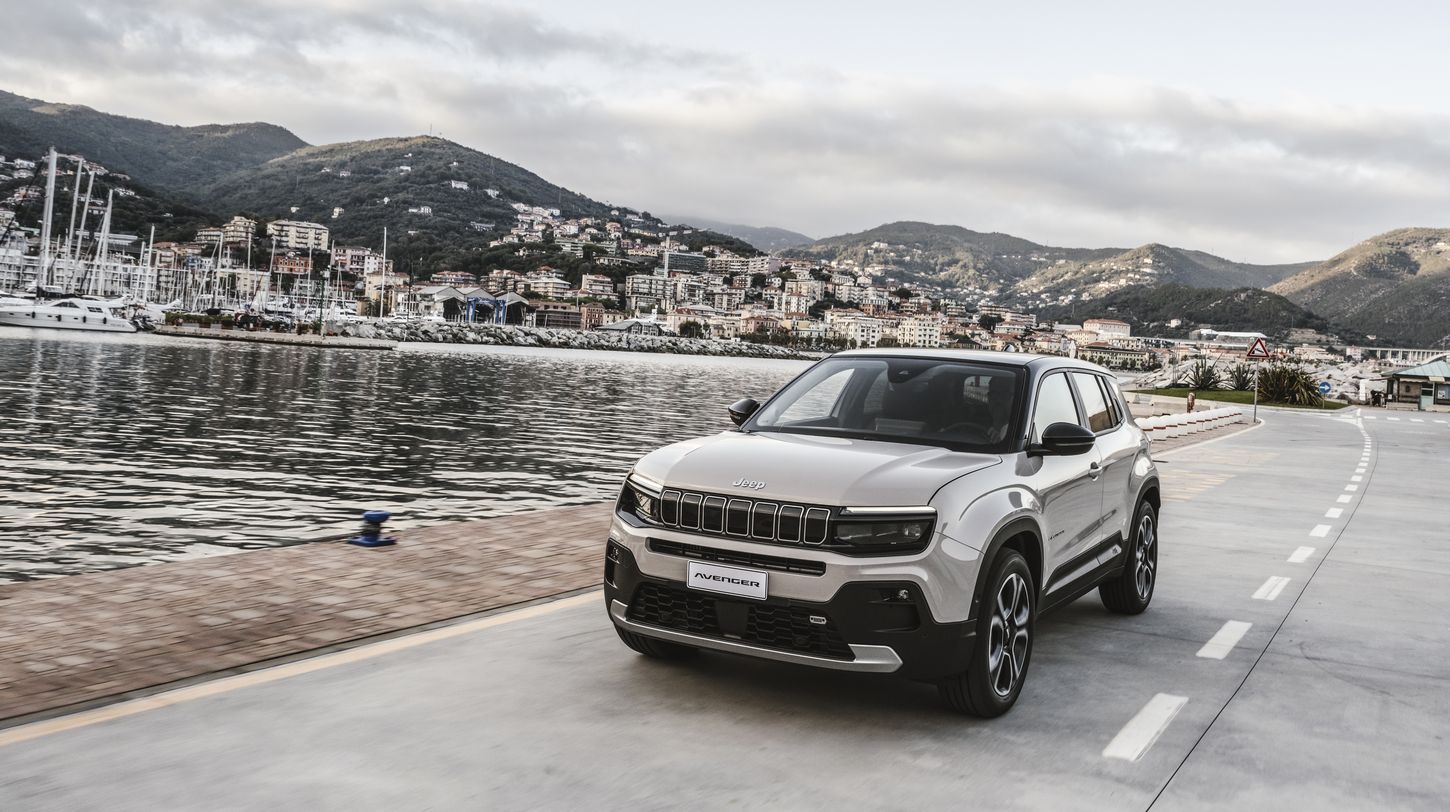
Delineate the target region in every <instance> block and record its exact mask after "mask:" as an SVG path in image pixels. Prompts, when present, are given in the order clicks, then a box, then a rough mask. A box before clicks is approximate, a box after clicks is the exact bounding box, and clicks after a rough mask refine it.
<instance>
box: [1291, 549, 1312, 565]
mask: <svg viewBox="0 0 1450 812" xmlns="http://www.w3.org/2000/svg"><path fill="white" fill-rule="evenodd" d="M1311 555H1314V548H1313V547H1300V548H1299V549H1297V550H1295V551H1294V552H1293V553H1291V554H1290V555H1289V563H1290V564H1303V563H1304V562H1305V561H1308V560H1309V556H1311Z"/></svg>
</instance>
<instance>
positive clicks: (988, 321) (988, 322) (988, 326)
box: [977, 313, 1002, 333]
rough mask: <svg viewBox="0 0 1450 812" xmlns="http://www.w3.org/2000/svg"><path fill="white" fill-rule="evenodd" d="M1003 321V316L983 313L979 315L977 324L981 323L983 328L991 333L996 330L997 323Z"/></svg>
mask: <svg viewBox="0 0 1450 812" xmlns="http://www.w3.org/2000/svg"><path fill="white" fill-rule="evenodd" d="M1001 323H1002V317H1001V316H993V315H991V314H990V313H983V314H982V315H980V316H978V317H977V324H980V325H981V326H982V329H983V330H986V331H987V332H989V333H990V332H992V331H994V330H996V329H997V325H999V324H1001Z"/></svg>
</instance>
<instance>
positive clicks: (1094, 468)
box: [1088, 462, 1103, 479]
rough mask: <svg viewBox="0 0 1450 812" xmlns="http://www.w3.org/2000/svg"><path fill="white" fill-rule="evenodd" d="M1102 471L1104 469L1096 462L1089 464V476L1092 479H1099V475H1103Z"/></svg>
mask: <svg viewBox="0 0 1450 812" xmlns="http://www.w3.org/2000/svg"><path fill="white" fill-rule="evenodd" d="M1102 471H1103V467H1102V466H1101V465H1098V464H1097V463H1096V462H1091V463H1088V476H1090V477H1092V478H1093V479H1097V478H1098V474H1101V473H1102Z"/></svg>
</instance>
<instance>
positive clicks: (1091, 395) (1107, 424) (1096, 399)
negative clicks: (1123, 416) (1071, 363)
mask: <svg viewBox="0 0 1450 812" xmlns="http://www.w3.org/2000/svg"><path fill="white" fill-rule="evenodd" d="M1072 377H1073V378H1074V379H1075V380H1076V382H1077V394H1078V396H1079V397H1081V398H1082V408H1083V411H1085V412H1087V422H1088V428H1089V429H1091V430H1092V431H1093V432H1099V431H1107V430H1109V429H1111V428H1112V427H1113V425H1114V424H1113V413H1112V412H1111V411H1110V410H1109V409H1108V400H1107V398H1105V397H1103V389H1102V386H1101V385H1099V384H1098V376H1096V375H1093V374H1092V373H1090V372H1074V373H1072Z"/></svg>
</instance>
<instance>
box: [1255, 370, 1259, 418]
mask: <svg viewBox="0 0 1450 812" xmlns="http://www.w3.org/2000/svg"><path fill="white" fill-rule="evenodd" d="M1259 366H1260V364H1259V362H1258V361H1255V362H1254V422H1255V423H1258V422H1259Z"/></svg>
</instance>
